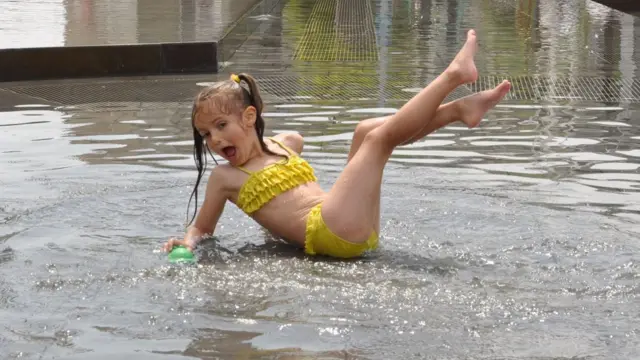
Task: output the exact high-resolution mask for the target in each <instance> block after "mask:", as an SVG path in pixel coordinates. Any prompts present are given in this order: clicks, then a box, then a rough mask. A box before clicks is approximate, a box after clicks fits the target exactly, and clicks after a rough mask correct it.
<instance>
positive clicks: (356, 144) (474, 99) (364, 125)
mask: <svg viewBox="0 0 640 360" xmlns="http://www.w3.org/2000/svg"><path fill="white" fill-rule="evenodd" d="M510 88H511V84H510V83H509V82H508V81H506V80H505V81H503V82H502V83H501V84H500V85H498V86H496V87H495V88H493V89H491V90H485V91H482V92H479V93H476V94H473V95H469V96H465V97H463V98H461V99H458V100H455V101H452V102H449V103H446V104H444V105H440V107H438V110H437V111H436V114H435V116H434V117H433V119H431V120H427V121H426V122H425V125H424V127H423V128H422V130H420V132H418V133H417V134H416V135H414V136H413V137H412V138H411V139H409V140H407V141H405V142H403V143H402V144H401V145H407V144H411V143H413V142H415V141H418V140H420V139H422V138H423V137H425V136H427V135H429V134H431V133H432V132H434V131H436V130H438V129H440V128H443V127H445V126H447V125H449V124H451V123H453V122H456V121H462V122H463V123H464V124H466V125H467V126H468V127H469V128H473V127H476V126H478V124H480V121H482V116H483V115H484V114H485V113H486V112H487V111H488V110H489V109H491V108H492V107H494V106H495V105H496V104H497V103H498V102H499V101H500V100H502V98H503V97H504V96H505V95H506V93H507V92H508V91H509V89H510ZM390 118H391V116H383V117H378V118H372V119H367V120H363V121H361V122H360V123H359V124H358V126H356V129H355V131H354V134H353V139H352V141H351V148H350V149H349V156H348V158H347V162H349V161H350V160H351V158H353V156H354V155H355V154H356V153H357V152H358V149H360V145H362V142H363V141H364V138H365V137H366V136H367V134H368V133H369V132H371V131H372V130H373V129H375V128H377V127H379V126H380V125H382V123H384V122H385V121H388V120H389V119H390Z"/></svg>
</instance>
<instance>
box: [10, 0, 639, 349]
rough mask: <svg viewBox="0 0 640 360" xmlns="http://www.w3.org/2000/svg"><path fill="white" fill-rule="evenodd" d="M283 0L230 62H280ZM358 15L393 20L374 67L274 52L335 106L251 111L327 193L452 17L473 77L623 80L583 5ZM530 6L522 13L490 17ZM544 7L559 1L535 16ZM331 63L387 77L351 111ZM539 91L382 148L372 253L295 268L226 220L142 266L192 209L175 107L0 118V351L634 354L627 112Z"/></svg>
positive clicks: (29, 110)
mask: <svg viewBox="0 0 640 360" xmlns="http://www.w3.org/2000/svg"><path fill="white" fill-rule="evenodd" d="M317 3H321V2H320V1H318V2H317ZM325 3H326V1H325ZM359 3H362V2H359ZM287 4H288V5H287V6H286V7H285V8H284V9H283V10H282V11H281V13H279V14H276V15H277V16H274V17H273V18H270V19H267V20H265V23H268V22H269V21H272V22H274V24H275V23H277V22H282V23H283V24H284V25H281V26H280V28H279V30H280V31H282V32H283V33H287V32H288V34H289V35H290V36H291V37H290V38H289V39H288V40H282V39H280V40H278V41H275V40H274V39H279V38H275V37H269V36H264V37H253V38H251V39H250V40H249V41H247V44H246V46H245V47H244V48H243V49H242V51H239V52H238V54H237V55H236V58H234V59H232V60H233V61H232V62H231V63H233V64H232V65H231V66H232V67H231V69H233V67H234V66H235V68H236V69H239V68H241V65H243V66H246V67H247V68H252V67H256V68H257V69H260V70H262V71H264V72H267V73H268V72H269V71H271V70H272V71H274V73H277V74H281V73H280V72H281V71H283V70H282V68H283V67H286V66H289V65H287V59H288V58H290V57H291V53H290V52H289V53H287V51H290V50H291V49H288V48H287V46H290V44H291V43H294V41H292V40H291V39H294V40H296V39H298V38H299V37H300V36H304V26H305V24H306V23H307V22H306V21H307V19H308V17H309V13H310V10H311V8H312V6H310V5H309V4H310V2H309V1H303V0H298V1H293V0H292V1H289V2H287ZM373 4H374V5H375V6H374V8H373V11H374V13H375V21H376V22H375V24H376V26H379V25H380V23H381V22H384V19H385V15H384V14H383V13H384V11H389V10H390V9H394V11H393V14H392V21H391V22H390V23H388V24H387V25H389V28H388V29H387V30H388V31H389V32H388V33H387V34H386V35H388V38H385V37H384V36H385V34H384V33H380V31H382V30H383V29H382V27H380V28H376V29H377V31H378V33H377V36H379V38H380V39H383V40H384V41H388V43H385V42H384V41H382V40H381V42H379V43H378V45H380V46H381V48H383V49H385V50H388V51H387V52H386V54H387V55H388V57H387V58H385V57H384V56H380V58H379V59H378V62H376V63H375V64H372V63H366V64H364V65H361V64H360V63H358V62H356V63H355V64H354V63H351V64H350V65H345V64H336V63H331V62H327V63H322V62H320V63H304V62H302V63H301V62H295V61H292V64H293V65H291V67H290V68H287V70H286V71H285V72H284V73H283V76H289V75H292V74H295V75H296V76H299V79H305V78H307V77H310V76H311V75H316V77H315V80H316V81H317V82H318V83H317V84H316V85H317V87H316V88H315V89H316V92H317V93H322V92H323V91H325V90H324V88H323V87H322V86H324V85H325V84H326V83H331V82H332V81H335V84H334V83H331V84H330V85H332V86H334V89H337V88H339V90H341V92H340V93H338V91H337V90H336V92H335V93H334V94H333V95H335V98H334V99H333V100H332V101H324V102H323V101H315V100H314V101H311V100H310V101H309V102H303V101H306V100H303V98H302V97H301V96H298V97H297V101H296V102H293V101H289V102H283V101H279V102H278V101H277V102H274V103H269V106H268V107H267V109H266V113H265V118H266V121H267V128H268V131H267V132H268V135H273V134H275V133H278V132H282V131H298V132H300V133H302V134H303V135H304V136H305V138H306V143H305V150H304V153H303V155H304V156H305V157H306V158H307V159H308V160H309V161H310V162H311V164H312V165H313V166H314V168H315V169H316V172H317V175H318V177H319V178H320V182H321V185H322V186H323V187H324V188H325V189H327V190H328V189H329V188H330V186H331V184H332V183H333V181H334V180H335V179H336V177H337V176H338V175H339V173H340V171H341V170H342V168H343V167H344V163H345V161H346V156H347V152H348V150H349V145H350V139H351V136H352V133H353V130H354V128H355V126H356V124H357V123H358V121H360V120H362V119H365V118H368V117H373V116H383V115H386V114H392V113H393V112H394V111H395V110H396V109H398V108H399V107H400V106H401V104H402V103H401V102H398V101H390V100H388V99H386V97H385V96H386V95H388V94H389V93H392V95H397V94H398V93H399V92H400V93H402V94H404V95H403V96H406V94H408V93H410V92H411V91H413V90H415V88H416V87H418V86H424V83H419V81H421V79H423V78H424V77H425V73H427V74H429V73H433V72H435V71H436V70H437V69H438V67H440V66H442V64H443V61H444V60H445V58H446V56H445V55H444V54H445V53H447V52H450V51H451V50H452V49H455V48H457V46H458V44H459V41H460V39H461V34H463V30H464V29H465V28H467V27H475V28H477V29H478V31H479V33H480V34H481V39H483V40H482V41H483V42H482V44H481V53H480V54H479V60H478V67H479V69H480V70H481V73H482V74H488V75H495V76H497V74H509V75H510V76H520V75H540V74H547V75H550V76H553V75H554V74H555V75H558V76H573V77H578V76H583V75H593V76H621V77H623V78H624V79H625V80H629V81H632V80H635V76H636V75H635V74H636V72H637V69H636V68H637V66H636V65H635V63H634V61H633V59H634V58H635V52H637V51H636V50H634V46H633V45H634V44H635V43H636V41H635V37H634V33H633V31H631V32H629V28H632V29H633V25H634V21H633V20H632V21H631V23H629V18H628V17H619V16H618V17H616V16H613V15H611V14H610V13H608V12H606V11H603V9H602V7H600V6H597V5H594V4H593V3H591V2H585V1H577V0H572V1H567V2H561V3H554V2H551V1H546V0H545V1H540V2H535V1H528V0H522V1H518V2H517V3H516V2H509V1H498V0H496V1H488V2H473V4H471V2H470V1H448V2H447V1H420V2H414V3H413V4H412V5H411V6H410V5H409V2H402V3H398V2H394V3H392V2H391V1H374V2H373ZM514 4H515V5H514ZM531 4H537V5H536V6H534V7H535V8H537V9H538V13H536V15H531V16H530V17H527V16H526V15H527V13H526V12H524V11H523V10H522V11H520V13H519V14H520V15H523V14H524V15H523V16H522V17H516V19H515V20H514V19H512V18H510V17H509V16H508V15H509V14H510V13H509V12H510V11H511V12H513V9H514V8H515V7H516V6H517V7H518V8H519V9H521V8H523V9H527V8H529V7H530V6H531ZM572 4H573V5H575V6H573V7H572V6H571V5H572ZM390 5H394V6H395V7H391V8H389V6H390ZM471 5H473V6H474V7H473V8H469V7H470V6H471ZM560 8H562V9H560ZM567 9H574V10H576V11H574V12H573V13H566V12H564V13H561V12H560V11H558V10H567ZM560 14H564V15H562V16H561V15H560ZM576 14H578V15H579V16H576ZM387 15H389V14H387ZM454 15H455V16H454ZM305 16H306V17H305ZM389 16H391V15H389ZM274 19H276V20H274ZM531 19H535V21H533V22H531ZM520 22H524V25H523V24H522V23H520ZM514 23H515V24H514ZM566 24H573V25H575V26H573V25H572V26H567V25H566ZM579 24H582V26H583V27H582V28H580V27H578V25H579ZM585 24H587V25H589V26H587V25H585ZM514 25H518V27H517V30H518V31H513V30H512V29H513V26H514ZM525 25H526V26H525ZM269 26H271V27H270V28H269V29H273V28H276V30H278V26H277V25H273V24H272V25H269ZM527 26H529V27H531V26H533V27H535V29H536V31H535V32H534V33H531V34H529V33H528V32H527ZM294 30H295V31H294ZM270 31H271V30H269V32H270ZM409 33H410V35H407V34H409ZM513 34H515V35H513ZM612 34H613V35H612ZM285 35H286V34H285ZM510 35H511V36H510ZM529 35H530V36H529ZM605 35H606V38H607V39H609V40H611V39H613V40H612V41H613V42H606V41H605V40H604V38H605ZM528 36H529V37H528ZM576 38H578V40H579V41H576ZM629 38H631V39H632V40H633V41H629ZM526 39H529V40H526ZM360 40H362V41H367V39H360ZM369 40H370V39H369ZM525 40H526V41H525ZM252 41H253V43H252ZM287 41H289V43H288V42H287ZM256 42H257V43H260V44H259V45H260V46H257V45H256V44H255V43H256ZM514 44H518V45H522V48H518V47H515V46H514ZM611 44H618V45H620V44H622V45H620V46H619V47H617V48H615V49H617V50H616V51H617V52H618V55H620V56H618V55H615V54H614V55H615V56H614V55H612V54H613V52H612V51H610V50H611V49H610V48H607V47H606V46H605V45H611ZM253 45H256V46H255V47H253V48H252V46H253ZM571 46H573V47H571ZM269 49H270V50H269ZM283 49H284V50H283ZM269 51H271V52H269ZM492 51H493V52H492ZM256 52H257V53H258V54H260V56H256ZM494 52H495V53H494ZM496 53H499V54H501V55H504V57H502V58H500V57H498V56H495V55H496ZM380 54H382V55H384V54H385V52H381V53H380ZM271 56H273V58H271ZM414 58H418V59H419V61H418V60H415V59H414ZM269 59H274V61H273V62H272V63H271V65H272V66H273V68H272V69H270V68H269V64H267V63H269V61H270V60H269ZM250 60H252V61H254V63H251V62H250ZM414 60H415V61H414ZM384 61H388V63H387V64H386V65H388V66H389V67H388V68H384V67H383V66H381V65H380V64H381V63H382V62H384ZM411 61H413V62H411ZM310 64H311V65H310ZM413 64H417V65H415V69H414V65H413ZM349 68H350V69H351V70H354V69H357V70H358V71H370V70H372V69H373V72H371V73H367V74H368V75H366V76H360V75H359V74H360V73H358V72H356V73H355V76H354V75H353V74H351V75H352V76H351V77H350V78H354V77H355V78H362V79H364V80H367V81H368V80H371V77H368V76H369V75H370V74H375V76H378V77H377V78H376V79H377V80H376V81H379V82H380V83H382V82H383V81H386V80H385V79H388V80H389V81H390V82H391V80H393V81H394V82H395V84H398V83H402V86H400V87H399V88H398V89H400V90H399V91H396V90H398V89H396V90H393V91H391V90H386V92H384V91H381V92H380V94H381V95H380V94H377V93H376V94H374V93H371V94H369V95H371V96H370V98H369V100H353V98H355V99H357V98H359V95H360V94H362V93H366V92H368V91H369V89H365V90H362V89H363V87H366V86H373V87H375V86H378V84H377V83H375V81H373V82H372V83H367V81H364V80H363V81H362V82H358V83H355V82H354V83H340V82H339V81H340V80H341V79H342V80H344V79H345V78H346V77H345V76H347V75H345V73H341V71H340V70H339V69H347V70H348V69H349ZM408 68H411V71H409V70H407V69H408ZM414 70H415V71H414ZM234 71H235V70H234ZM305 71H308V73H305ZM314 71H315V72H314ZM378 72H379V73H378ZM310 74H311V75H310ZM318 74H322V76H317V75H318ZM383 75H385V76H387V78H384V76H383ZM427 77H428V76H427ZM372 84H374V85H372ZM289 85H290V84H289ZM289 85H287V84H285V83H284V81H283V85H282V86H283V87H286V86H289ZM130 86H134V85H130ZM386 86H388V87H389V88H392V87H393V86H395V85H393V86H392V85H389V84H388V83H387V85H386ZM193 87H194V89H197V88H198V85H196V81H194V86H193ZM273 89H275V88H274V87H272V90H273ZM543 90H544V89H536V91H539V92H542V91H543ZM547 90H548V89H547ZM587 90H588V91H596V90H600V91H605V90H603V89H590V90H589V89H587ZM53 91H54V90H49V92H53ZM136 91H137V90H136ZM142 91H145V90H144V89H143V88H141V90H140V92H142ZM552 91H553V90H549V94H550V95H553V93H552ZM633 91H635V90H633V89H630V90H629V89H628V92H629V93H633ZM292 92H293V93H295V91H292ZM283 93H286V91H283ZM310 93H312V92H310ZM310 93H307V94H310ZM353 94H357V95H358V96H356V95H353ZM549 94H548V95H549ZM634 94H635V93H634ZM45 95H46V94H45ZM109 95H111V94H109ZM267 95H269V94H267ZM271 95H273V96H271V98H274V99H278V95H280V94H275V95H274V94H271ZM298 95H299V94H298ZM636 95H637V94H636ZM340 96H344V97H352V99H351V101H341V100H342V98H340ZM87 98H91V96H90V94H88V95H87ZM116 98H117V96H116ZM374 98H378V99H379V98H382V100H387V101H380V100H371V99H374ZM549 98H550V99H551V101H546V102H544V101H526V100H524V101H523V100H522V99H521V98H518V100H517V101H516V100H514V99H510V100H508V101H505V102H504V103H502V104H501V105H500V106H498V107H497V108H496V109H494V110H493V111H491V112H490V113H489V114H488V115H487V117H486V119H485V120H484V121H483V122H482V123H481V125H480V126H479V127H478V128H475V129H466V128H465V127H464V126H462V125H461V124H455V125H453V126H450V127H447V128H446V129H442V130H440V131H438V132H437V133H434V134H432V135H431V136H429V137H427V138H425V139H423V140H421V141H419V142H417V143H414V144H412V145H408V146H404V147H401V148H398V149H397V150H396V151H395V152H394V155H393V157H392V159H391V161H390V162H389V164H388V166H387V168H386V170H385V177H384V186H383V191H382V196H383V198H382V205H383V208H382V234H381V235H382V240H381V248H380V249H379V250H378V251H376V252H374V253H372V254H369V255H367V256H366V257H365V258H363V259H358V260H352V261H332V260H329V259H321V258H307V257H304V256H302V255H301V254H300V253H299V252H298V251H297V250H294V249H292V248H290V247H288V246H286V245H282V244H279V243H278V242H277V241H275V239H273V238H272V237H270V236H269V235H268V234H267V233H266V232H264V231H262V230H261V229H260V228H259V227H258V226H257V225H256V224H254V223H253V222H252V221H250V220H249V219H248V218H247V217H246V216H245V215H243V214H242V213H241V212H240V211H239V210H237V209H236V208H235V207H233V206H228V207H227V208H226V210H225V213H224V215H223V217H222V219H221V221H220V225H219V227H218V231H217V233H216V237H215V238H214V239H213V240H211V241H208V242H207V243H205V244H204V245H203V246H202V248H200V249H199V250H198V251H197V256H198V259H199V262H198V265H197V266H174V265H171V264H169V263H168V261H167V258H166V254H163V253H161V252H159V248H160V246H161V245H162V243H163V242H164V241H165V240H166V239H167V238H168V237H169V236H179V235H181V234H182V231H183V227H184V222H185V219H186V217H187V211H189V214H190V212H191V211H193V208H189V209H187V204H188V200H189V194H190V192H191V189H192V186H193V184H194V181H195V175H196V174H195V170H194V169H193V161H192V159H191V138H190V131H191V130H190V127H189V123H188V120H187V117H188V115H189V110H190V109H189V105H188V104H181V103H176V106H175V107H174V106H173V105H170V104H166V103H164V104H145V103H140V102H139V101H138V102H137V103H136V102H132V103H117V102H115V101H114V102H111V103H108V104H105V103H102V104H101V103H91V104H76V106H73V107H71V106H60V107H57V108H55V107H48V106H38V105H37V104H35V105H33V106H20V107H16V108H13V109H9V110H8V111H5V112H2V113H0V128H1V129H2V132H0V186H1V187H2V196H1V200H2V202H1V203H0V224H1V226H0V322H1V323H2V326H0V358H3V359H4V358H9V359H12V358H26V359H53V358H65V359H103V358H104V359H106V358H114V357H116V358H119V357H124V356H133V357H134V358H136V359H138V358H141V359H156V358H157V359H186V358H189V357H194V358H202V359H300V358H322V359H345V358H349V359H356V358H357V359H411V358H416V359H423V358H437V359H448V358H452V359H461V358H483V359H484V358H486V359H496V358H498V359H634V358H637V356H638V355H637V354H638V353H640V339H639V338H638V336H639V335H640V325H638V324H640V321H639V320H640V311H639V310H638V307H637V303H638V295H639V294H640V286H639V285H638V283H639V282H638V280H639V278H640V265H639V264H640V256H639V255H638V253H639V250H640V249H639V248H640V243H639V242H638V235H639V234H640V205H639V204H640V194H639V189H640V175H639V173H638V168H639V167H640V161H639V159H640V150H639V149H638V146H637V145H636V144H637V143H638V140H640V123H639V122H638V119H639V118H640V114H639V111H640V107H639V106H638V105H637V104H635V105H628V104H624V103H622V104H619V103H584V102H580V103H574V102H573V100H572V99H571V98H567V97H565V98H561V99H556V98H553V97H552V96H550V97H549ZM83 99H84V98H83ZM547 100H548V99H547ZM97 101H100V100H97ZM102 101H106V100H102ZM132 101H134V100H132ZM176 101H179V99H176ZM572 104H575V105H572ZM138 108H142V109H144V110H138ZM128 109H136V110H128ZM201 190H202V191H204V184H203V185H202V187H201ZM199 200H200V202H201V201H202V198H200V199H199Z"/></svg>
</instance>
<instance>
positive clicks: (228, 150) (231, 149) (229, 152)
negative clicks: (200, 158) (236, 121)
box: [222, 146, 236, 159]
mask: <svg viewBox="0 0 640 360" xmlns="http://www.w3.org/2000/svg"><path fill="white" fill-rule="evenodd" d="M222 153H223V154H224V156H226V157H227V159H230V158H232V157H233V156H234V155H235V154H236V148H235V146H227V147H224V148H222Z"/></svg>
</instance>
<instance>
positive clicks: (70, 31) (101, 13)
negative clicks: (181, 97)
mask: <svg viewBox="0 0 640 360" xmlns="http://www.w3.org/2000/svg"><path fill="white" fill-rule="evenodd" d="M258 2H259V1H258V0H234V1H230V0H162V1H150V0H116V1H94V0H47V1H42V2H32V1H14V0H10V1H4V2H1V3H0V23H2V24H3V31H2V36H0V67H1V68H2V69H4V71H3V72H2V73H1V74H0V81H20V80H46V79H60V78H78V77H99V76H124V75H152V74H176V73H194V72H198V73H204V72H216V71H217V69H218V67H219V64H218V59H217V57H218V52H219V51H220V49H219V43H220V40H221V39H222V38H223V37H224V36H225V34H226V33H227V32H228V31H229V30H230V29H231V28H232V27H233V25H235V24H236V23H237V22H238V21H239V20H240V19H241V18H242V16H243V15H244V14H246V13H247V11H250V10H251V9H252V8H253V7H254V6H255V5H256V4H257V3H258ZM245 38H246V37H245Z"/></svg>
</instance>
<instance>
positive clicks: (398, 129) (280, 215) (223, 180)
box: [164, 30, 511, 258]
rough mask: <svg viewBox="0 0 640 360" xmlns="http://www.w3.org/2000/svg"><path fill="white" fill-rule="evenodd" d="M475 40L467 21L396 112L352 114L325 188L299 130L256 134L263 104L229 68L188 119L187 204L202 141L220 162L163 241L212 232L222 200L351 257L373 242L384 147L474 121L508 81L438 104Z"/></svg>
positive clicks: (465, 65)
mask: <svg viewBox="0 0 640 360" xmlns="http://www.w3.org/2000/svg"><path fill="white" fill-rule="evenodd" d="M476 47H477V45H476V34H475V32H474V31H473V30H470V31H469V32H468V33H467V39H466V42H465V44H464V46H463V47H462V49H461V50H460V52H459V53H458V54H457V55H456V57H455V58H454V59H453V61H452V62H451V63H450V64H449V66H448V68H447V69H446V70H445V71H444V72H443V73H442V74H441V75H440V76H439V77H438V78H436V79H435V80H434V81H433V82H432V83H431V84H429V85H428V86H427V87H426V88H425V89H423V90H422V91H421V92H420V93H418V94H417V95H416V96H415V97H413V98H412V99H411V100H410V101H409V102H407V103H406V104H405V105H404V106H402V108H401V109H400V110H399V111H398V112H397V113H395V114H394V115H392V116H388V117H384V118H377V119H369V120H365V121H362V122H360V123H359V124H358V126H357V127H356V129H355V133H354V136H353V143H352V145H351V150H350V151H349V155H348V161H347V164H346V166H345V169H344V171H343V172H342V174H341V175H340V176H339V177H338V179H337V181H336V183H335V184H334V185H333V187H332V188H331V190H330V191H329V192H327V193H325V192H324V191H323V190H322V189H321V188H320V186H319V185H318V184H317V182H316V177H315V174H314V171H313V169H312V167H311V166H310V165H309V164H308V163H307V162H306V161H305V160H303V159H302V158H301V157H300V155H299V154H300V153H301V152H302V147H303V139H302V136H300V135H298V134H295V133H287V134H279V135H276V136H274V137H272V138H267V139H266V140H265V139H264V138H263V133H264V126H265V124H264V120H263V119H262V115H261V114H262V110H263V104H262V100H261V98H260V94H259V92H258V87H257V85H256V82H255V80H254V79H253V78H252V77H251V76H249V75H246V74H240V75H238V76H236V75H232V76H231V79H230V80H227V81H221V82H218V83H216V84H214V85H212V86H211V87H208V88H206V89H204V90H202V91H201V92H200V94H199V95H198V96H197V98H196V100H195V103H194V105H193V112H192V118H191V121H192V126H193V137H194V158H195V162H196V167H197V169H198V178H197V181H196V185H195V189H194V191H193V193H192V196H193V195H194V194H195V196H196V207H197V201H198V200H197V199H198V198H197V188H198V184H199V182H200V180H201V178H202V175H203V173H204V165H205V163H204V162H203V157H205V160H206V153H205V144H206V149H207V150H209V151H213V152H215V153H216V154H218V155H219V156H221V157H223V158H224V159H225V160H227V161H228V164H224V165H219V166H216V167H215V168H214V169H213V170H212V171H211V174H210V175H209V180H208V183H207V188H206V193H205V199H204V203H203V204H202V208H201V209H200V212H199V213H198V214H197V217H196V218H195V224H193V225H192V226H190V227H189V229H188V231H187V234H186V236H185V237H184V239H182V240H179V239H171V240H169V241H168V242H167V243H166V244H165V245H164V250H165V251H170V250H171V249H172V248H173V247H174V246H177V245H182V246H186V247H187V248H189V249H190V250H193V248H194V247H195V246H196V245H197V244H198V242H199V241H200V239H202V237H203V236H205V235H211V234H213V231H214V229H215V227H216V224H217V222H218V219H219V218H220V215H221V214H222V211H223V208H224V206H225V203H226V202H227V201H231V202H232V203H234V204H236V206H238V207H239V208H240V209H241V210H243V211H244V212H245V213H246V214H248V215H249V216H251V217H252V218H253V219H254V220H255V221H257V222H258V223H259V224H260V225H262V226H263V227H264V228H266V229H267V230H269V231H270V232H271V233H273V234H274V235H276V236H278V237H282V238H283V239H285V240H286V241H288V242H290V243H292V244H295V245H297V246H299V247H301V248H303V249H304V251H305V253H307V254H309V255H314V254H323V255H328V256H333V257H339V258H351V257H357V256H359V255H361V254H362V253H363V252H364V251H366V250H371V249H375V248H376V247H377V245H378V234H379V232H380V186H381V183H382V173H383V170H384V167H385V164H386V163H387V160H388V159H389V157H390V156H391V153H392V151H393V150H394V148H395V147H397V146H399V145H403V144H408V143H411V142H413V141H416V140H418V139H420V138H422V137H424V136H426V135H427V134H429V133H431V132H433V131H435V130H437V129H439V128H441V127H443V126H445V125H447V124H450V123H452V122H454V121H457V120H461V121H463V122H464V123H465V124H466V125H467V126H468V127H474V126H476V125H478V123H479V122H480V121H481V120H482V117H483V116H484V114H485V113H486V112H487V111H488V110H489V109H491V108H492V107H494V106H495V105H496V104H497V103H498V102H499V101H500V100H501V99H502V98H503V97H504V96H505V95H506V93H507V92H508V91H509V89H510V86H511V85H510V84H509V82H508V81H503V82H502V83H501V84H500V85H498V86H497V87H496V88H494V89H491V90H487V91H483V92H480V93H477V94H474V95H471V96H468V97H465V98H462V99H459V100H456V101H453V102H450V103H447V104H445V105H441V103H442V102H443V101H444V99H445V98H446V97H447V95H448V94H449V93H450V92H452V91H453V90H454V89H455V88H456V87H458V86H460V85H463V84H467V83H471V82H474V81H476V79H477V77H478V74H477V70H476V67H475V64H474V60H473V58H474V55H475V52H476ZM242 82H244V83H246V85H247V87H248V88H245V87H243V86H242V85H241V84H242ZM194 216H195V215H194ZM192 221H193V219H192Z"/></svg>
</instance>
